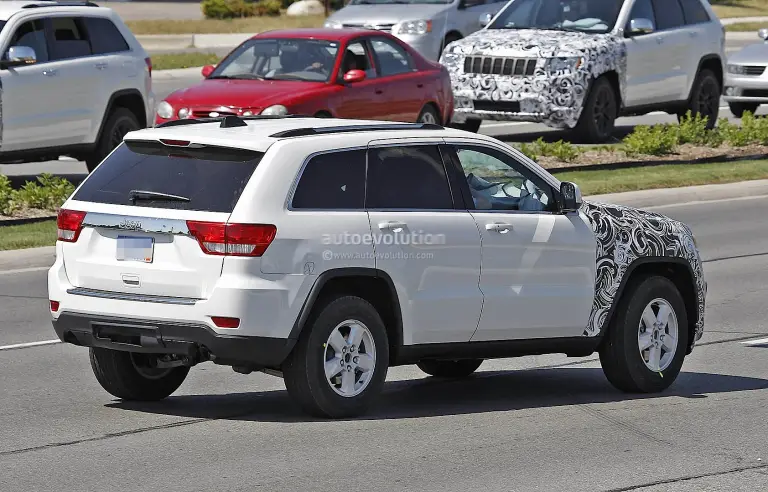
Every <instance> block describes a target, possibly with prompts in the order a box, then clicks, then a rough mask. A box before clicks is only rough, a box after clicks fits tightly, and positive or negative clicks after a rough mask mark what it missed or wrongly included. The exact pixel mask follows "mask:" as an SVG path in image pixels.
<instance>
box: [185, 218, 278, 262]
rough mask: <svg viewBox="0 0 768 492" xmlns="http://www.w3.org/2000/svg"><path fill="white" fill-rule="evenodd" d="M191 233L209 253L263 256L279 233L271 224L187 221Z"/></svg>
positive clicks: (204, 250)
mask: <svg viewBox="0 0 768 492" xmlns="http://www.w3.org/2000/svg"><path fill="white" fill-rule="evenodd" d="M187 228H188V229H189V232H190V234H192V236H193V237H194V238H195V239H197V241H198V242H199V243H200V247H201V248H202V249H203V252H204V253H206V254H209V255H224V256H261V255H263V254H264V251H266V250H267V248H268V247H269V245H270V244H271V243H272V240H273V239H275V234H277V227H275V226H273V225H269V224H222V223H219V222H198V221H194V220H188V221H187Z"/></svg>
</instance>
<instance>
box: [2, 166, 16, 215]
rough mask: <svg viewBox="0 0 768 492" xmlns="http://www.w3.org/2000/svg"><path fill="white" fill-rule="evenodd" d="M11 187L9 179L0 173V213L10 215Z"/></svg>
mask: <svg viewBox="0 0 768 492" xmlns="http://www.w3.org/2000/svg"><path fill="white" fill-rule="evenodd" d="M12 198H13V188H11V180H10V179H8V177H7V176H3V175H2V174H0V214H2V215H10V213H11V212H12V211H13V210H12V205H11V203H12Z"/></svg>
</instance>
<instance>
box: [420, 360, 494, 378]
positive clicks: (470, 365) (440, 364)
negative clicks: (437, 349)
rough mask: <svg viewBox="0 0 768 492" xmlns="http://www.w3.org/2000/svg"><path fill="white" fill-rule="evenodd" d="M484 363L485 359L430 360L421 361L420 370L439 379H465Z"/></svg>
mask: <svg viewBox="0 0 768 492" xmlns="http://www.w3.org/2000/svg"><path fill="white" fill-rule="evenodd" d="M482 363H483V359H459V360H429V359H425V360H422V361H419V363H418V364H416V365H417V366H418V368H419V369H421V370H422V371H424V372H426V373H427V374H429V375H430V376H435V377H438V378H464V377H467V376H469V375H470V374H472V373H473V372H475V371H476V370H477V368H478V367H480V364H482Z"/></svg>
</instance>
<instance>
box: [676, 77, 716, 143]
mask: <svg viewBox="0 0 768 492" xmlns="http://www.w3.org/2000/svg"><path fill="white" fill-rule="evenodd" d="M720 95H721V88H720V82H718V80H717V77H715V74H714V73H713V72H712V71H711V70H707V69H705V70H702V71H701V72H699V74H698V75H697V76H696V80H694V81H693V87H692V88H691V97H690V99H689V101H688V107H687V108H686V111H685V112H687V111H690V112H691V115H692V116H696V115H700V116H703V117H705V118H707V128H708V129H710V130H711V129H712V128H714V127H715V123H717V115H718V114H719V112H720ZM683 114H685V113H683ZM683 114H679V115H678V119H680V118H681V117H682V116H683Z"/></svg>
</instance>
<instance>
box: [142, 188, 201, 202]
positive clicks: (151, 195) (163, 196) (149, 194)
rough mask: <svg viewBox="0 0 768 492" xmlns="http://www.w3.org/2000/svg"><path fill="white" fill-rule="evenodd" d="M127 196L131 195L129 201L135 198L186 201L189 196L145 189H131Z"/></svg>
mask: <svg viewBox="0 0 768 492" xmlns="http://www.w3.org/2000/svg"><path fill="white" fill-rule="evenodd" d="M128 196H130V197H131V201H132V202H135V201H136V200H160V201H162V200H165V201H169V202H188V201H189V198H187V197H185V196H179V195H171V194H169V193H160V192H157V191H145V190H131V191H130V193H128Z"/></svg>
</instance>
